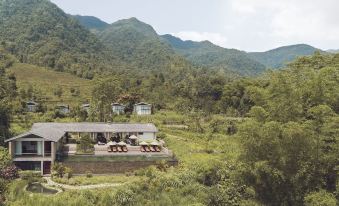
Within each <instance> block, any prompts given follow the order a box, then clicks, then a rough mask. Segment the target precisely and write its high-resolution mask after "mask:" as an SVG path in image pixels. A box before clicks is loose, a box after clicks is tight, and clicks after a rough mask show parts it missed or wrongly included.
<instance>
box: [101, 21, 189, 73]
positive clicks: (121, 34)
mask: <svg viewBox="0 0 339 206" xmlns="http://www.w3.org/2000/svg"><path fill="white" fill-rule="evenodd" d="M98 37H99V39H100V40H101V41H102V42H103V43H104V44H105V45H107V46H108V47H109V48H110V49H111V50H112V54H113V56H116V57H119V58H120V59H121V60H122V61H124V62H126V63H130V64H131V65H132V66H133V67H136V68H139V69H140V68H141V69H144V70H164V69H166V68H169V67H170V66H171V65H172V64H173V62H174V61H176V62H178V61H182V62H184V59H183V58H181V57H179V56H177V55H176V54H175V53H174V51H173V50H172V49H171V48H170V47H169V46H168V45H167V44H165V43H164V42H162V41H161V40H160V38H159V36H158V34H157V33H156V31H155V30H154V29H153V28H152V27H151V26H150V25H148V24H145V23H143V22H141V21H139V20H138V19H136V18H130V19H123V20H119V21H117V22H115V23H113V24H111V25H110V26H108V27H107V28H106V29H105V30H103V31H102V32H99V33H98Z"/></svg>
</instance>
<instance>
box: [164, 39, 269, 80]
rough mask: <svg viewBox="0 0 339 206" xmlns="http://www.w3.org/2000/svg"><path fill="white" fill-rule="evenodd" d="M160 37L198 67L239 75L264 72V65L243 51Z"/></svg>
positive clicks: (206, 42)
mask: <svg viewBox="0 0 339 206" xmlns="http://www.w3.org/2000/svg"><path fill="white" fill-rule="evenodd" d="M161 37H162V39H163V40H164V41H165V42H166V43H168V44H169V45H171V46H172V48H173V49H174V50H175V51H176V52H177V53H178V54H180V55H183V56H184V57H185V58H187V59H188V60H189V61H191V62H192V63H194V64H196V65H199V66H205V67H209V68H212V69H222V70H225V71H232V72H235V73H238V74H240V75H256V74H260V73H262V72H263V71H264V70H265V66H264V65H262V64H261V63H259V62H257V61H255V60H253V59H251V58H250V57H249V56H248V55H247V53H246V52H243V51H239V50H236V49H225V48H222V47H219V46H217V45H214V44H212V43H211V42H209V41H202V42H195V41H190V40H188V41H183V40H181V39H180V38H178V37H175V36H172V35H169V34H166V35H162V36H161Z"/></svg>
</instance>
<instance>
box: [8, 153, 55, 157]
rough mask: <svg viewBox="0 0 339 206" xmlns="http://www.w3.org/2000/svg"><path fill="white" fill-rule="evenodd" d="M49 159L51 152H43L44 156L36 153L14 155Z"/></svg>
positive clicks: (16, 155)
mask: <svg viewBox="0 0 339 206" xmlns="http://www.w3.org/2000/svg"><path fill="white" fill-rule="evenodd" d="M43 156H44V157H50V156H51V152H45V154H44V155H43V154H38V153H20V154H15V157H43Z"/></svg>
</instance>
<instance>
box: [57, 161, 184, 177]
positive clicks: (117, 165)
mask: <svg viewBox="0 0 339 206" xmlns="http://www.w3.org/2000/svg"><path fill="white" fill-rule="evenodd" d="M63 164H64V165H65V166H67V167H70V168H71V169H72V171H73V173H74V174H85V173H86V172H91V173H93V174H110V173H125V172H132V171H134V170H137V169H140V168H145V167H148V166H151V165H156V164H157V161H114V162H109V161H100V162H98V161H95V162H93V161H82V162H73V161H65V162H63ZM167 164H168V165H170V166H176V165H177V164H178V161H177V160H169V161H167Z"/></svg>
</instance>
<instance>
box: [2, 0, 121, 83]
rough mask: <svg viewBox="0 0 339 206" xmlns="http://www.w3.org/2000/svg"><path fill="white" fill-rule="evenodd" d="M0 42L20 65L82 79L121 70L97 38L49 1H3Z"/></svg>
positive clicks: (117, 62)
mask: <svg viewBox="0 0 339 206" xmlns="http://www.w3.org/2000/svg"><path fill="white" fill-rule="evenodd" d="M0 42H1V44H2V45H3V46H4V47H6V49H7V50H9V51H10V52H12V53H13V54H15V55H16V56H17V57H18V59H19V60H20V62H23V63H30V64H35V65H39V66H47V67H51V68H53V69H55V70H57V71H67V72H71V73H73V74H76V75H78V76H81V77H86V78H92V77H93V74H94V73H95V72H101V71H103V70H111V69H112V68H115V67H122V66H121V64H120V62H119V61H118V60H117V59H116V58H114V57H112V56H111V55H109V54H110V53H109V52H107V49H106V48H105V47H104V45H103V44H102V43H101V42H100V41H99V40H98V39H97V38H96V36H95V35H94V34H92V33H91V32H90V31H89V30H87V29H86V28H84V27H83V26H81V25H80V23H79V22H78V21H77V20H76V19H74V18H73V17H70V16H69V15H67V14H65V13H64V12H63V11H62V10H61V9H59V8H58V7H57V6H56V5H54V4H53V3H51V2H50V1H48V0H25V1H21V0H1V1H0Z"/></svg>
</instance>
